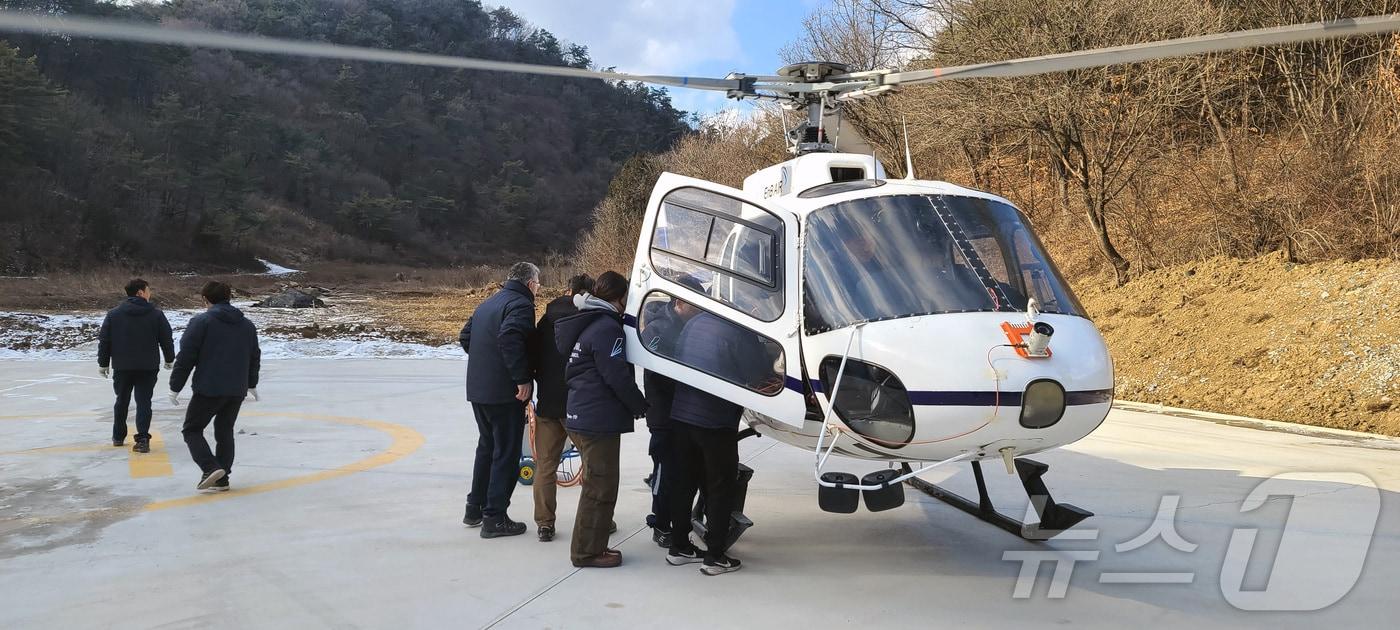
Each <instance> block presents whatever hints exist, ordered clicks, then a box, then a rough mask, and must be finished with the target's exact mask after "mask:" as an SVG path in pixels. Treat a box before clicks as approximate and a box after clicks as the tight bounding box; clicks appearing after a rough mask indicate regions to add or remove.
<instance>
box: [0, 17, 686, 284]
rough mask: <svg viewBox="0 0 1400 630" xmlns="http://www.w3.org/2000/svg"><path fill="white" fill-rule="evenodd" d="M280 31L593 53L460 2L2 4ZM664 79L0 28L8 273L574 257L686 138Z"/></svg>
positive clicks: (513, 54)
mask: <svg viewBox="0 0 1400 630" xmlns="http://www.w3.org/2000/svg"><path fill="white" fill-rule="evenodd" d="M0 8H6V9H21V10H40V11H45V12H52V13H72V14H89V15H110V16H118V17H121V18H125V19H132V20H144V21H162V22H168V23H174V24H179V25H185V26H198V27H207V28H212V29H219V30H228V31H242V32H253V33H258V34H262V35H267V36H276V37H285V38H296V39H309V40H322V41H331V42H336V43H342V44H351V45H360V46H373V47H380V48H393V49H400V50H411V51H421V52H430V53H442V54H450V55H461V56H472V57H484V58H490V59H502V60H510V61H521V62H529V63H539V64H552V65H570V66H576V67H587V66H590V65H592V63H593V62H592V60H591V59H589V56H588V52H587V50H586V49H585V48H583V47H581V46H576V45H568V44H565V43H563V42H560V41H558V40H557V39H556V38H555V37H554V36H552V35H551V34H550V33H548V32H547V31H544V30H539V29H535V28H531V27H530V26H529V25H528V23H527V22H526V21H525V19H526V18H527V17H528V16H517V15H515V14H513V13H511V12H510V11H508V10H506V9H490V8H488V7H483V6H482V4H481V3H479V2H474V1H464V0H357V1H353V2H345V1H338V0H174V1H172V2H169V3H164V4H136V5H134V6H124V5H116V4H112V3H110V2H99V1H95V0H0ZM683 117H684V114H683V112H679V111H677V110H675V109H674V108H673V107H672V106H671V103H670V100H669V98H668V97H667V96H666V94H665V93H664V92H662V91H659V90H655V89H651V88H647V87H641V86H634V85H611V84H607V83H604V82H601V81H586V80H565V79H555V78H545V77H530V76H522V75H503V74H495V73H482V72H468V71H453V70H444V69H429V68H418V67H404V66H389V65H376V64H366V63H342V62H337V61H316V60H307V59H300V58H286V57H274V56H266V55H252V54H232V53H227V52H222V51H208V50H201V51H192V50H187V49H182V48H171V47H160V46H138V45H129V44H118V43H108V42H97V41H91V40H84V39H74V38H62V37H31V36H8V39H7V40H0V242H3V243H4V244H5V246H4V247H3V249H0V270H3V271H4V272H5V273H11V274H13V273H30V272H35V271H42V270H46V269H54V268H71V267H82V266H86V265H92V264H95V263H104V262H118V263H157V264H162V263H163V264H167V265H178V264H202V265H206V266H208V265H214V266H217V265H228V264H232V263H235V262H243V261H247V260H249V259H250V258H251V257H252V256H257V255H262V256H267V255H273V256H280V257H283V258H290V259H292V260H296V259H298V258H338V259H348V260H365V261H376V260H395V261H405V262H417V263H468V262H481V261H488V260H495V258H496V257H497V256H501V255H503V254H506V253H510V252H526V251H529V252H531V253H534V254H539V253H544V252H548V251H569V250H571V249H572V247H573V243H574V239H575V236H576V235H577V234H578V233H579V232H580V231H581V230H583V229H584V228H585V226H586V224H587V221H588V210H589V209H591V208H592V207H593V206H594V205H595V204H596V203H597V202H598V201H599V200H600V199H601V198H602V196H603V194H604V192H605V191H606V189H607V186H608V182H609V181H610V180H611V179H612V177H613V175H614V174H615V173H616V172H617V170H618V168H619V167H620V165H621V164H622V162H624V161H625V160H626V159H627V158H629V157H630V156H632V155H634V154H638V153H651V152H658V151H664V150H666V149H668V148H669V147H670V146H671V145H672V144H673V143H674V142H675V141H676V140H677V139H678V138H680V137H681V136H682V135H684V134H685V133H687V130H688V127H687V125H686V124H685V122H684V120H683Z"/></svg>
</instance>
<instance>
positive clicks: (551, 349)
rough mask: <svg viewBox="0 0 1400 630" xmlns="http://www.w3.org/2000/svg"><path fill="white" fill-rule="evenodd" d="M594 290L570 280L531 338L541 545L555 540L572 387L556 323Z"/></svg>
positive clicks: (581, 278) (583, 280) (584, 278)
mask: <svg viewBox="0 0 1400 630" xmlns="http://www.w3.org/2000/svg"><path fill="white" fill-rule="evenodd" d="M592 290H593V278H591V277H589V276H588V275H587V274H579V275H576V276H574V277H572V278H569V294H568V295H563V296H560V297H557V298H554V299H553V300H552V301H550V303H549V305H548V306H545V307H544V315H543V316H541V317H540V321H539V323H538V324H536V325H535V334H533V335H531V336H530V357H531V362H532V363H533V365H534V368H535V384H536V385H538V386H539V391H538V392H537V393H536V401H535V433H534V436H535V440H534V443H533V444H532V446H533V451H534V454H535V483H534V484H533V485H532V486H531V487H530V488H531V490H533V491H534V495H535V527H536V529H537V531H538V532H539V539H540V542H549V541H551V540H554V512H555V508H556V507H557V499H556V497H557V495H558V490H559V484H558V481H559V480H558V473H559V458H560V456H561V455H562V454H563V452H564V440H565V438H567V437H568V435H567V434H566V433H565V431H564V405H565V402H566V401H567V400H568V396H569V385H568V383H566V382H565V381H564V363H565V362H566V361H567V360H568V358H569V355H567V354H564V353H561V352H560V351H559V348H558V347H557V346H555V345H554V324H555V322H558V321H559V320H561V319H563V318H565V317H568V316H570V315H573V314H574V313H577V312H578V307H576V306H574V296H576V295H582V294H584V293H588V292H589V291H592Z"/></svg>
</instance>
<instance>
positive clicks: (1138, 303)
mask: <svg viewBox="0 0 1400 630" xmlns="http://www.w3.org/2000/svg"><path fill="white" fill-rule="evenodd" d="M1076 290H1077V291H1078V294H1079V297H1080V300H1081V301H1082V302H1083V303H1084V306H1085V308H1087V309H1088V311H1089V313H1090V315H1091V316H1092V317H1093V318H1094V321H1095V323H1096V324H1097V325H1098V327H1099V329H1100V330H1101V331H1103V334H1104V337H1105V338H1106V339H1107V340H1108V345H1109V348H1110V350H1111V351H1112V353H1113V357H1114V367H1115V370H1116V373H1117V379H1118V382H1117V395H1118V397H1119V398H1121V399H1126V400H1136V401H1142V402H1149V403H1160V404H1164V405H1171V406H1177V407H1188V408H1191V409H1201V410H1206V411H1215V412H1220V413H1230V414H1237V415H1244V416H1251V417H1257V418H1266V419H1271V420H1282V421H1287V422H1298V423H1303V424H1312V425H1318V426H1326V427H1334V428H1341V429H1352V430H1356V431H1369V432H1374V433H1383V434H1387V435H1400V263H1397V262H1396V261H1392V260H1363V261H1358V262H1325V263H1314V264H1308V265H1295V264H1291V263H1288V262H1286V261H1285V260H1284V259H1283V257H1282V256H1281V255H1270V256H1265V257H1262V258H1258V259H1254V260H1234V259H1224V258H1219V259H1213V260H1208V261H1204V262H1200V263H1196V264H1190V265H1181V266H1177V267H1170V268H1166V269H1161V270H1157V271H1153V272H1149V273H1146V274H1144V275H1142V276H1139V277H1137V278H1134V279H1133V280H1132V281H1131V282H1129V283H1128V284H1127V285H1125V286H1123V287H1121V288H1114V287H1112V282H1110V281H1109V279H1108V278H1107V277H1102V278H1098V279H1097V280H1096V281H1093V282H1080V283H1077V284H1076Z"/></svg>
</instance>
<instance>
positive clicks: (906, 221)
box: [803, 195, 1084, 334]
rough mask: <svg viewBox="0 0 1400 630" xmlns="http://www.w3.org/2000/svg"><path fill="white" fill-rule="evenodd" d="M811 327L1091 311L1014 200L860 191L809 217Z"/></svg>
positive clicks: (806, 273)
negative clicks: (865, 194) (1031, 309)
mask: <svg viewBox="0 0 1400 630" xmlns="http://www.w3.org/2000/svg"><path fill="white" fill-rule="evenodd" d="M807 225H808V231H807V234H808V236H807V243H806V245H805V254H804V256H805V265H804V270H803V280H804V287H803V303H804V304H803V306H804V314H805V317H804V319H805V327H806V330H807V332H808V334H817V333H821V332H826V331H829V330H835V329H838V328H843V327H845V326H849V325H851V324H856V323H860V322H870V321H880V320H888V319H896V318H900V317H912V316H916V315H932V314H939V313H967V312H982V311H1005V312H1017V311H1025V310H1026V304H1027V300H1028V298H1032V297H1033V298H1035V300H1036V302H1037V308H1038V309H1039V310H1040V311H1041V312H1045V313H1062V314H1066V315H1078V316H1081V317H1083V316H1084V309H1083V307H1081V306H1080V305H1079V302H1078V301H1077V300H1076V299H1075V297H1074V294H1073V293H1071V292H1070V290H1069V287H1068V285H1066V284H1065V282H1064V279H1063V278H1061V276H1060V273H1059V271H1058V270H1056V269H1055V266H1054V264H1053V263H1052V262H1050V259H1049V258H1048V257H1046V255H1045V252H1044V249H1043V248H1042V247H1041V245H1040V242H1039V241H1038V240H1037V239H1036V238H1035V234H1034V233H1033V232H1031V231H1030V228H1029V227H1028V226H1027V224H1026V222H1025V221H1024V219H1023V217H1022V216H1021V213H1020V212H1019V211H1017V210H1016V209H1015V208H1013V207H1011V206H1009V205H1006V204H1004V203H999V202H996V201H992V200H990V199H982V198H977V197H960V196H951V195H891V196H884V197H870V198H866V199H856V200H853V201H846V202H842V203H838V204H834V205H831V206H828V207H826V208H822V209H820V210H817V211H815V212H813V213H812V214H811V215H809V217H808V219H807Z"/></svg>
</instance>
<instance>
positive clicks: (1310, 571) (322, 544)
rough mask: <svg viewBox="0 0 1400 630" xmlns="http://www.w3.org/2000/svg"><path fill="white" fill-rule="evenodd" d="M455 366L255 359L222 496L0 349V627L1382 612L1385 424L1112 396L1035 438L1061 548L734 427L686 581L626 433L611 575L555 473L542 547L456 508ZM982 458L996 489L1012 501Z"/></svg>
mask: <svg viewBox="0 0 1400 630" xmlns="http://www.w3.org/2000/svg"><path fill="white" fill-rule="evenodd" d="M462 368H463V364H462V363H460V362H455V361H433V360H286V361H270V362H268V363H266V364H265V371H264V376H263V381H264V385H263V386H262V387H261V388H260V391H261V392H262V394H263V399H264V401H263V402H258V403H254V402H251V401H250V402H249V403H247V404H246V405H245V407H244V409H245V415H244V417H243V418H242V419H241V420H240V422H239V425H238V427H239V430H240V434H239V436H238V463H237V465H236V467H235V471H234V474H233V477H232V478H233V483H234V485H235V488H236V490H235V491H234V492H230V493H226V494H213V495H202V494H199V493H197V492H196V491H195V490H194V488H193V485H194V482H195V480H196V479H197V477H198V473H197V469H196V468H195V467H194V465H193V464H192V463H191V461H190V459H189V456H188V454H187V452H186V451H185V450H184V445H183V443H182V442H181V441H180V436H179V418H180V417H181V414H182V412H183V410H182V409H180V410H177V409H172V408H170V407H169V405H168V404H167V403H165V402H164V401H163V399H159V397H158V400H157V403H156V419H155V423H154V427H155V432H156V433H157V436H158V439H159V441H158V442H157V445H156V446H157V448H156V449H155V451H154V452H152V453H151V454H149V455H141V456H135V455H133V454H131V453H130V452H129V447H128V448H125V449H116V448H113V447H111V446H110V445H107V444H109V442H108V438H109V419H108V414H109V413H110V411H109V405H110V401H111V390H110V384H109V383H108V382H105V381H102V380H100V379H98V378H96V374H95V372H96V368H95V366H94V365H93V364H91V363H74V362H16V361H7V362H0V628H40V627H42V628H93V627H119V628H155V627H161V628H252V627H269V628H323V627H327V628H328V627H335V628H350V627H360V628H385V627H393V628H417V627H425V628H447V627H451V628H472V627H487V626H492V627H497V628H595V627H609V628H622V627H646V628H653V627H658V626H665V627H668V628H719V627H773V628H779V627H781V628H826V627H845V626H853V625H859V626H862V627H893V626H899V627H943V626H971V627H1006V626H1012V625H1016V626H1037V627H1038V626H1051V625H1064V624H1076V625H1086V626H1095V627H1113V628H1121V627H1124V626H1128V625H1131V626H1134V627H1181V626H1186V625H1190V626H1192V627H1196V628H1202V627H1239V626H1250V627H1264V626H1268V627H1317V626H1323V625H1326V626H1331V627H1346V626H1351V627H1369V626H1378V625H1385V624H1387V623H1393V622H1394V619H1395V618H1396V616H1397V614H1400V598H1397V597H1396V596H1395V587H1396V584H1400V568H1397V565H1396V560H1397V558H1400V536H1398V535H1397V534H1400V526H1397V524H1398V523H1400V502H1397V500H1396V496H1397V495H1396V494H1395V492H1397V491H1400V442H1397V441H1394V440H1386V439H1376V438H1366V437H1362V436H1359V435H1353V434H1341V433H1328V432H1321V431H1303V432H1290V431H1287V430H1280V429H1279V428H1278V427H1274V426H1268V425H1261V426H1262V428H1260V427H1256V426H1231V425H1232V422H1230V421H1228V420H1219V419H1216V420H1208V419H1192V418H1179V417H1172V416H1168V415H1160V414H1153V413H1139V412H1131V411H1115V412H1114V413H1113V414H1112V415H1111V416H1110V418H1109V420H1108V421H1107V423H1106V424H1105V425H1104V426H1103V427H1102V428H1101V429H1100V430H1099V431H1098V432H1097V433H1095V434H1094V435H1092V436H1091V437H1089V438H1088V439H1086V440H1084V441H1083V442H1081V443H1079V444H1076V445H1074V446H1072V447H1070V448H1067V449H1062V450H1060V451H1056V452H1052V453H1046V454H1043V455H1041V456H1037V457H1036V459H1039V460H1041V461H1044V462H1046V463H1048V464H1050V467H1051V468H1050V472H1049V474H1048V475H1047V476H1046V480H1047V482H1048V484H1049V486H1050V488H1051V489H1052V490H1053V491H1054V493H1055V497H1056V499H1057V500H1060V501H1064V502H1069V503H1073V504H1075V505H1078V506H1080V507H1083V508H1085V509H1088V510H1090V511H1093V512H1095V514H1096V516H1094V517H1093V518H1091V519H1089V520H1087V521H1085V522H1084V523H1083V524H1082V525H1081V526H1080V527H1079V530H1080V533H1079V534H1078V537H1077V538H1074V539H1064V538H1060V539H1056V540H1054V541H1051V542H1049V543H1030V542H1025V541H1022V540H1020V539H1019V538H1016V537H1013V536H1011V535H1010V534H1008V533H1006V532H1004V531H1002V530H1000V529H997V528H994V527H992V526H990V525H987V524H985V523H982V522H981V521H978V520H975V519H973V518H972V517H970V516H968V515H966V514H964V513H962V512H960V511H957V510H955V509H953V508H952V507H950V506H948V505H946V504H943V503H941V502H938V501H935V500H933V499H929V498H927V497H925V496H924V495H921V494H917V493H915V492H914V491H912V490H911V491H910V492H909V493H908V499H909V501H908V503H907V504H906V505H905V506H904V507H901V508H898V509H895V510H892V511H889V512H883V513H878V514H872V513H869V512H866V511H864V510H862V511H860V512H858V513H856V514H851V515H836V514H827V513H823V512H821V511H820V510H819V509H818V508H817V502H816V494H815V490H814V488H813V485H812V483H811V475H812V468H811V464H812V456H811V454H810V453H806V452H802V451H798V450H795V449H792V448H790V447H787V446H785V445H781V444H775V443H774V442H773V441H771V440H767V439H762V438H759V439H750V440H745V441H744V442H743V443H742V448H741V452H742V457H743V458H744V459H745V461H747V463H748V464H749V465H751V466H752V467H754V468H755V469H756V470H757V474H756V476H755V477H754V480H753V482H752V483H751V484H750V489H749V496H748V507H747V510H746V512H747V513H748V515H749V516H750V517H751V518H752V519H753V520H754V521H755V523H756V525H755V527H754V528H753V529H752V530H750V531H749V532H748V533H747V534H746V535H745V536H744V538H743V539H742V540H741V541H740V542H739V544H738V545H737V546H736V547H735V549H734V551H733V553H734V555H736V556H738V557H739V558H741V559H742V560H743V561H744V563H745V564H744V570H743V571H740V572H738V573H735V574H732V575H725V576H720V577H706V576H703V575H701V574H700V573H699V572H698V571H697V570H696V569H695V567H693V566H692V567H682V568H677V567H671V566H668V565H666V564H665V562H664V561H663V558H662V552H661V551H660V550H659V549H657V548H656V546H655V545H653V544H652V543H651V539H650V531H649V530H646V529H645V528H644V527H643V526H642V522H643V517H644V515H645V513H646V510H647V506H648V497H647V495H646V491H645V489H644V488H643V487H642V485H641V478H642V477H643V476H644V475H645V474H646V472H647V470H648V469H649V467H650V464H649V462H648V460H647V459H646V455H645V452H646V448H645V446H646V443H645V437H646V436H645V431H644V430H643V431H642V432H640V433H635V434H631V435H629V436H627V437H626V438H625V439H624V442H623V462H622V466H623V488H622V493H621V496H620V498H619V504H618V515H617V521H618V524H619V526H620V529H619V532H618V534H617V535H616V538H615V539H614V546H616V547H618V548H619V549H621V550H622V552H623V554H624V557H625V564H624V565H623V566H622V567H621V568H619V569H613V570H582V571H579V570H575V569H573V568H572V567H571V566H570V565H569V562H568V553H567V549H568V542H567V537H568V534H567V532H568V530H569V528H570V527H571V525H572V521H573V511H574V504H575V502H576V500H577V496H578V494H577V493H578V490H577V489H562V490H561V491H560V504H561V514H560V523H559V525H560V530H561V533H562V534H563V536H562V538H561V539H560V540H557V541H555V542H552V543H548V544H541V543H539V542H536V541H535V539H534V535H533V533H534V532H533V527H532V528H531V532H530V534H529V535H527V536H521V537H518V538H512V539H500V540H482V539H481V538H479V537H478V536H477V531H476V530H469V529H466V528H465V527H463V526H462V524H461V522H460V519H461V507H462V501H463V498H464V495H465V492H466V488H467V485H468V471H469V469H470V463H471V452H472V446H473V445H474V443H475V426H474V424H473V423H472V422H471V421H470V412H469V410H468V409H467V407H466V405H465V404H464V402H463V395H462V392H463V388H462V377H463V369H462ZM163 382H164V377H163V376H162V383H163ZM163 389H164V386H163V384H162V386H161V387H160V388H159V389H158V391H160V390H163ZM833 461H835V460H833ZM988 464H989V466H988V467H987V471H988V473H989V476H988V479H989V483H990V484H991V485H992V489H993V495H994V498H996V499H997V500H998V501H999V502H1000V503H1001V505H1002V506H1003V507H1004V509H1006V510H1007V511H1008V512H1019V511H1023V510H1024V509H1025V503H1024V499H1021V500H1020V502H1019V503H1017V502H1016V500H1015V499H1017V495H1016V491H1017V490H1018V488H1017V487H1016V486H1015V485H1014V483H1015V482H1014V479H1013V478H1012V477H1008V476H1007V475H1006V474H1005V472H1004V470H1003V469H1002V468H1001V466H1000V464H999V463H998V462H988ZM835 467H836V468H837V469H844V470H847V471H849V472H856V473H864V472H866V471H869V470H873V469H875V468H878V467H879V466H877V465H874V464H870V463H864V462H850V461H842V462H837V463H835ZM1279 475H1283V476H1281V477H1280V476H1279ZM943 477H947V475H946V474H944V475H940V476H939V477H936V478H934V480H935V481H938V480H940V479H941V478H943ZM1270 478H1273V479H1272V481H1267V482H1266V480H1268V479H1270ZM969 479H970V475H969V474H968V472H967V471H966V469H965V467H964V468H963V469H959V470H958V472H957V473H956V474H955V475H953V477H952V478H951V479H946V481H947V483H948V484H949V485H952V486H955V487H957V488H959V489H962V490H969V489H970V482H969ZM1261 484H1263V485H1262V486H1261ZM1372 484H1374V488H1373V486H1372ZM1256 489H1259V490H1260V492H1258V493H1256V494H1257V495H1258V496H1256V497H1255V498H1254V500H1250V501H1247V498H1249V497H1250V495H1251V492H1252V491H1255V490H1256ZM1256 504H1257V505H1256ZM530 506H531V501H530V494H529V489H528V488H523V487H522V488H520V489H519V490H518V491H517V492H516V495H515V502H514V506H513V507H512V509H511V513H512V515H513V516H514V517H515V518H517V519H519V520H527V521H528V520H529V517H530V513H531V507H530ZM1243 508H1251V509H1243ZM1377 510H1378V511H1379V516H1378V517H1377V516H1376V514H1377ZM1373 529H1374V535H1371V532H1372V530H1373ZM1148 532H1158V533H1161V535H1157V534H1155V533H1148ZM1145 533H1148V534H1147V535H1143V534H1145ZM1025 567H1030V568H1029V569H1025V570H1023V568H1025ZM1037 567H1038V570H1037ZM1057 572H1058V575H1059V578H1058V579H1057V578H1056V575H1057ZM1353 582H1354V585H1353V584H1352V583H1353ZM1329 600H1335V603H1331V601H1329ZM1319 605H1323V607H1322V608H1321V609H1320V610H1314V611H1307V612H1286V611H1283V610H1281V609H1286V608H1303V609H1306V608H1310V607H1312V608H1315V607H1317V606H1319Z"/></svg>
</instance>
